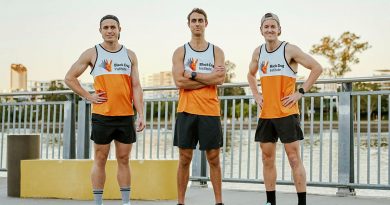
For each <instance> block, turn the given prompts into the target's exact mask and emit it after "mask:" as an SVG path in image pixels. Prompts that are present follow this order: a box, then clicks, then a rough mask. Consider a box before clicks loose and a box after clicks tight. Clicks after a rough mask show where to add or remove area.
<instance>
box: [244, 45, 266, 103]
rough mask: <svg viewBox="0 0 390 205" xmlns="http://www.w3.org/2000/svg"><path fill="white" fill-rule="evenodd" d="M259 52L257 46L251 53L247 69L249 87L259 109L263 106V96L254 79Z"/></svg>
mask: <svg viewBox="0 0 390 205" xmlns="http://www.w3.org/2000/svg"><path fill="white" fill-rule="evenodd" d="M259 54H260V47H257V48H256V49H255V50H254V51H253V54H252V60H251V62H250V63H249V71H248V75H247V78H248V83H249V87H250V89H251V91H252V95H253V98H254V99H255V100H256V103H257V104H258V105H259V106H260V109H261V108H262V106H263V96H262V94H261V93H260V92H259V89H258V88H257V80H256V74H257V71H258V62H259V59H258V58H259Z"/></svg>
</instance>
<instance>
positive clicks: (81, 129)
mask: <svg viewBox="0 0 390 205" xmlns="http://www.w3.org/2000/svg"><path fill="white" fill-rule="evenodd" d="M90 109H91V104H89V103H87V101H85V100H80V101H79V104H78V115H77V150H76V151H77V159H89V157H90V156H89V150H90V146H89V124H90V122H89V113H90Z"/></svg>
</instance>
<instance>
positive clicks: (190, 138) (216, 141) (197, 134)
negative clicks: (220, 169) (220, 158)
mask: <svg viewBox="0 0 390 205" xmlns="http://www.w3.org/2000/svg"><path fill="white" fill-rule="evenodd" d="M198 141H199V149H200V150H211V149H218V148H220V147H222V146H223V136H222V127H221V120H220V117H219V116H204V115H194V114H189V113H185V112H179V113H178V114H177V119H176V125H175V136H174V140H173V145H174V146H178V147H179V148H183V149H195V148H196V145H197V144H198Z"/></svg>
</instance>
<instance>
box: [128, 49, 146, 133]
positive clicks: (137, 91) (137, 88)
mask: <svg viewBox="0 0 390 205" xmlns="http://www.w3.org/2000/svg"><path fill="white" fill-rule="evenodd" d="M128 55H129V57H130V59H131V63H132V64H131V87H132V89H133V102H134V107H135V109H136V111H137V113H138V116H137V118H138V119H137V122H136V123H137V127H136V129H137V132H140V131H142V130H143V129H144V128H145V121H144V94H143V91H142V87H141V83H140V80H139V73H138V59H137V56H136V55H135V53H134V52H133V51H131V50H128Z"/></svg>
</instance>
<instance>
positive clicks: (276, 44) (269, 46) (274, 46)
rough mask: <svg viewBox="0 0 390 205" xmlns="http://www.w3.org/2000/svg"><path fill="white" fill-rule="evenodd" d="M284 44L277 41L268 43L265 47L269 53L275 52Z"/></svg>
mask: <svg viewBox="0 0 390 205" xmlns="http://www.w3.org/2000/svg"><path fill="white" fill-rule="evenodd" d="M281 43H282V42H281V41H279V40H275V41H266V43H265V46H266V47H267V51H268V52H273V51H275V50H276V49H278V48H279V46H280V44H281Z"/></svg>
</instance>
